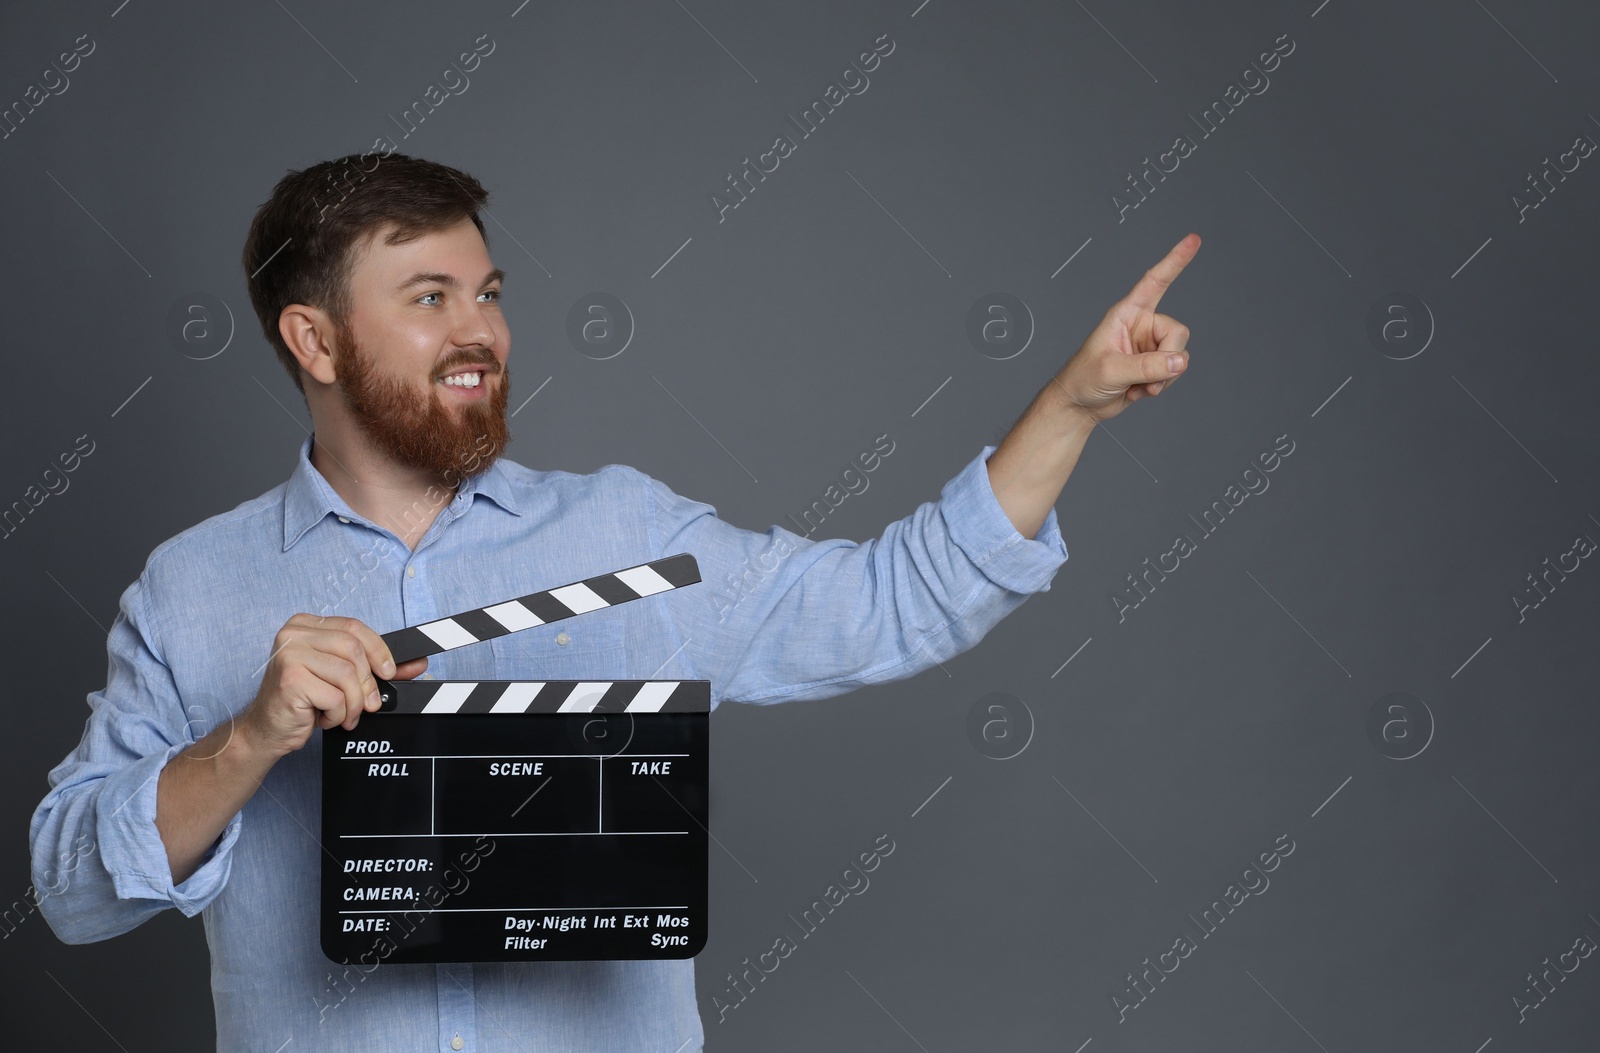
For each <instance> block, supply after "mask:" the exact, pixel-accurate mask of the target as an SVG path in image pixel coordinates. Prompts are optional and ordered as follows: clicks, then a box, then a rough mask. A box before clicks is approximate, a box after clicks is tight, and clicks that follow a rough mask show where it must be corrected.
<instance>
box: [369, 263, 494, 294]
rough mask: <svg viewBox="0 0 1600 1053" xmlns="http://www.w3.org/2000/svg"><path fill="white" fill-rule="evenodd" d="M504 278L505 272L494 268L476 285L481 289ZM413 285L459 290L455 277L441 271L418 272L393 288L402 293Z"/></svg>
mask: <svg viewBox="0 0 1600 1053" xmlns="http://www.w3.org/2000/svg"><path fill="white" fill-rule="evenodd" d="M505 276H506V272H505V271H503V270H501V269H500V268H499V267H496V268H495V269H494V270H492V271H490V272H489V273H488V274H486V275H484V278H483V281H481V282H479V283H478V288H480V289H481V288H483V287H484V286H485V285H488V284H489V283H491V282H497V281H499V280H501V279H502V278H504V277H505ZM413 285H442V286H444V287H445V288H446V289H456V288H460V283H458V282H457V281H456V279H455V275H453V274H445V273H444V272H443V271H418V272H417V273H416V274H413V275H412V276H411V277H409V278H407V279H406V280H405V281H403V282H401V283H400V284H399V285H397V286H395V291H396V292H404V291H405V290H407V289H409V288H411V287H412V286H413Z"/></svg>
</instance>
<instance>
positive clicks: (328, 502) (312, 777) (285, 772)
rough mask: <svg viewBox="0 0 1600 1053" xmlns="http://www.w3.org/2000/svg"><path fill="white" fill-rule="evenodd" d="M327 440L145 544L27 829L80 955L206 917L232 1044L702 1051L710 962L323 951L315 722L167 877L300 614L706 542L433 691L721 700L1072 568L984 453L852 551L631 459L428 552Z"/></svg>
mask: <svg viewBox="0 0 1600 1053" xmlns="http://www.w3.org/2000/svg"><path fill="white" fill-rule="evenodd" d="M311 442H312V439H311V438H307V439H306V441H305V442H304V443H303V444H302V446H301V448H300V458H299V463H298V464H297V465H296V467H295V470H294V473H293V474H292V475H291V476H290V478H289V480H288V481H287V482H286V483H284V484H282V485H280V486H277V487H275V488H274V489H272V490H271V491H269V492H267V493H265V494H263V495H261V496H260V497H257V498H255V499H254V500H251V501H247V502H245V503H244V504H241V505H239V506H238V507H237V508H235V509H233V510H232V511H230V512H225V513H223V514H221V515H218V516H214V517H212V518H210V519H207V520H206V521H204V522H202V523H200V524H198V525H196V526H194V527H192V528H190V529H188V530H185V531H184V532H183V533H181V534H179V535H177V536H176V537H174V538H172V539H170V540H168V541H166V542H164V543H163V544H162V545H160V546H159V547H158V548H157V549H156V550H155V551H154V552H152V553H151V554H150V558H149V560H148V561H147V562H146V564H145V568H144V571H143V573H141V574H140V575H139V578H138V580H137V581H135V582H134V583H133V584H132V585H130V586H129V587H128V588H127V590H126V591H125V592H124V593H123V594H122V600H121V607H120V611H119V612H118V615H117V619H116V622H115V624H114V625H113V626H112V628H111V633H110V638H109V640H108V641H107V648H106V649H107V652H108V654H109V659H110V670H109V673H108V682H107V684H106V686H105V688H104V689H103V690H99V691H95V692H92V693H91V694H90V695H89V696H88V701H89V706H90V709H91V714H90V716H89V719H88V721H87V723H86V725H85V729H84V734H83V739H82V741H81V742H80V743H79V744H78V747H77V748H76V749H75V750H73V751H72V753H70V754H69V755H68V756H67V757H66V759H65V760H63V761H62V762H61V763H60V764H59V765H57V766H56V767H55V768H54V769H53V770H52V771H51V772H50V775H49V782H50V787H51V789H50V791H49V793H48V794H47V795H46V796H45V798H44V800H43V801H42V802H41V803H40V805H39V807H38V809H37V810H36V811H35V813H34V815H33V820H32V822H31V824H30V829H29V838H30V844H31V849H32V853H33V877H34V883H35V885H36V887H38V888H39V889H41V890H45V889H50V890H57V891H53V892H51V893H49V894H44V893H43V892H42V893H41V896H42V898H41V900H40V903H39V909H40V912H41V913H42V914H43V915H44V917H45V918H46V919H47V920H48V922H49V924H50V927H51V928H52V929H53V930H54V931H55V933H56V935H57V936H59V937H60V938H61V939H62V940H64V941H65V942H67V943H88V942H92V941H95V940H104V939H107V938H108V937H111V936H116V935H117V934H119V933H123V932H127V931H128V930H129V929H132V928H134V927H135V926H137V925H139V924H140V923H142V922H144V921H146V920H147V919H149V918H150V917H152V916H153V915H155V914H156V913H157V912H159V911H162V910H166V909H167V908H169V907H176V908H177V909H178V910H180V911H182V912H183V913H184V914H185V915H186V916H193V915H195V914H200V915H201V916H202V917H203V918H204V920H205V932H206V940H207V943H208V944H209V946H210V952H211V988H212V995H213V999H214V1002H215V1006H216V1020H217V1046H218V1049H219V1051H228V1053H232V1051H236V1050H237V1051H243V1050H250V1051H262V1053H274V1051H276V1050H279V1049H282V1048H287V1049H288V1050H290V1051H298V1050H323V1049H326V1050H338V1051H341V1053H359V1051H365V1050H372V1051H374V1053H398V1051H402V1050H417V1051H429V1050H438V1051H439V1053H457V1049H458V1047H457V1046H456V1045H455V1043H454V1040H455V1039H457V1038H459V1039H460V1046H459V1050H460V1051H464V1053H529V1051H544V1050H561V1051H564V1053H579V1051H583V1053H590V1051H592V1053H620V1051H624V1050H625V1051H628V1053H637V1051H641V1050H646V1051H657V1053H692V1051H695V1050H699V1049H700V1048H701V1043H702V1040H703V1035H704V1032H703V1030H702V1026H701V1020H700V1014H699V1011H698V1006H697V1003H696V1000H695V989H694V962H693V960H692V959H682V960H675V961H594V962H530V963H478V964H476V965H399V964H392V963H386V964H379V965H377V966H371V965H364V964H361V963H357V964H355V965H352V966H347V967H342V966H339V965H336V964H334V963H332V962H330V961H329V960H328V959H327V958H325V957H324V956H323V953H322V950H321V947H320V944H319V938H318V925H319V907H318V905H319V899H318V883H319V880H320V860H319V853H320V848H319V844H318V840H317V839H318V837H319V836H320V828H321V817H322V812H321V797H320V792H321V763H322V760H321V750H322V733H321V732H313V734H312V736H311V739H310V741H309V742H308V743H307V744H306V746H305V747H304V748H303V749H300V750H298V751H296V752H294V753H292V754H290V755H288V756H286V757H284V758H283V759H281V760H279V761H278V763H277V764H276V765H275V766H274V767H273V769H272V770H271V772H270V773H269V774H268V775H267V778H266V779H265V781H264V782H263V783H262V785H261V788H260V790H259V791H258V792H257V793H256V794H255V795H254V796H253V797H251V799H250V801H249V802H248V803H247V804H246V805H245V806H244V808H242V809H241V810H240V811H239V813H238V814H237V815H235V816H234V817H233V818H232V819H231V820H229V822H228V825H227V827H226V829H225V830H224V831H223V833H222V835H221V837H220V838H218V840H217V843H216V844H215V845H214V846H213V847H212V848H211V850H210V851H209V852H208V854H207V855H206V857H205V859H204V861H203V862H202V865H201V866H200V868H199V869H198V870H196V871H195V872H194V873H193V874H192V875H191V876H190V877H189V878H187V879H186V880H185V881H183V882H182V883H180V884H177V885H174V884H173V882H172V875H171V871H170V869H169V867H168V864H167V857H166V850H165V848H164V846H163V843H162V840H161V837H160V834H159V833H158V832H157V830H156V826H155V812H156V784H157V776H158V775H159V774H160V771H161V769H162V767H163V766H164V765H165V764H166V763H167V762H168V761H169V760H170V759H171V758H172V757H173V756H175V755H176V754H178V753H180V752H181V751H183V750H184V749H186V748H187V747H189V746H190V745H191V744H193V743H194V742H195V741H196V740H197V739H199V738H201V737H202V736H204V735H205V734H207V733H208V732H209V731H210V730H211V729H213V728H215V727H217V726H218V725H219V724H220V723H221V722H223V721H225V720H227V719H228V718H229V717H231V716H234V715H236V714H238V713H239V712H241V711H242V710H243V709H244V708H245V707H246V706H247V705H249V703H250V702H251V700H252V699H253V698H254V696H255V693H256V691H257V690H258V689H259V687H260V682H261V675H262V671H263V669H264V667H265V664H266V661H267V658H268V655H269V653H270V650H271V647H272V641H273V638H274V636H275V635H276V634H277V632H278V630H279V629H280V628H281V627H282V626H283V624H284V622H286V621H287V620H288V619H289V617H290V616H291V615H293V614H295V613H297V612H302V611H305V612H310V613H313V614H337V615H348V616H352V617H355V618H358V619H360V620H361V621H362V622H364V623H366V624H367V625H369V626H371V627H372V628H373V629H375V630H376V631H378V632H380V633H383V632H389V631H391V630H394V629H398V628H401V627H403V626H408V625H415V624H418V623H420V622H425V621H429V620H432V619H435V618H439V617H442V616H445V615H449V614H455V613H457V612H459V611H464V610H469V609H472V608H476V607H482V606H485V605H488V604H491V603H495V602H499V601H502V600H507V599H511V598H513V597H517V596H523V595H527V594H529V593H532V592H536V591H539V590H542V589H549V588H554V587H556V586H558V585H564V584H566V583H568V582H572V581H577V580H580V579H583V578H587V577H590V576H593V575H595V574H601V573H605V572H608V571H615V570H621V569H623V568H626V567H631V566H636V565H638V564H641V563H646V562H649V561H651V560H655V559H659V558H661V557H664V556H669V555H673V554H675V553H678V552H688V553H691V554H692V555H693V556H694V557H695V559H696V560H697V561H698V562H699V565H700V574H701V578H702V580H701V582H700V583H699V584H695V585H691V586H688V587H686V588H683V589H678V590H675V591H673V592H671V593H666V594H662V595H659V596H654V597H648V598H646V599H642V600H636V601H634V602H631V603H624V604H621V605H619V606H617V607H615V608H610V609H606V610H600V611H593V612H591V613H589V614H585V615H583V616H581V617H577V618H572V619H568V620H564V621H561V622H558V623H556V624H554V625H549V626H538V627H535V628H532V629H527V630H525V631H523V632H519V633H514V634H512V635H510V636H506V637H502V638H500V639H497V640H492V641H489V642H487V643H484V644H479V645H476V646H471V647H465V648H461V649H460V650H456V651H450V652H446V653H444V654H439V655H435V656H433V657H432V658H431V659H430V660H429V666H428V673H427V675H429V676H432V677H434V678H436V679H441V680H443V679H454V680H492V679H503V680H504V679H509V680H534V679H538V680H546V679H548V680H558V679H571V680H578V679H593V678H596V677H603V678H610V679H683V680H708V681H710V684H711V705H712V707H713V709H715V707H716V706H717V705H718V703H720V702H722V701H738V702H751V703H759V704H769V703H774V702H789V701H793V700H795V699H805V698H827V697H830V696H833V695H838V694H842V693H844V692H846V691H850V690H852V689H854V688H856V687H859V686H861V685H864V684H877V683H884V682H887V681H892V680H900V679H903V678H905V677H909V676H913V675H915V674H917V673H919V672H921V671H923V670H924V669H927V668H929V667H930V666H933V665H934V664H935V663H936V662H942V661H948V660H950V659H951V658H953V657H954V656H956V655H958V654H960V653H961V652H963V651H965V650H967V649H968V648H970V647H972V646H974V645H975V644H977V643H978V641H979V640H981V639H983V637H984V635H985V634H986V633H987V632H988V631H989V630H990V629H991V628H992V627H993V626H994V625H995V624H996V623H997V622H999V621H1000V619H1001V618H1003V617H1005V615H1007V614H1008V613H1010V612H1011V611H1013V610H1015V609H1016V608H1017V607H1018V606H1020V605H1021V604H1022V603H1023V601H1025V600H1026V599H1027V598H1028V596H1029V595H1030V594H1032V593H1034V592H1041V591H1046V590H1048V589H1049V588H1050V580H1051V578H1052V577H1053V576H1054V575H1055V572H1056V570H1057V569H1058V568H1059V567H1060V566H1061V564H1062V563H1063V562H1064V561H1065V560H1066V558H1067V551H1066V547H1065V545H1064V543H1063V542H1062V538H1061V534H1060V531H1059V529H1058V527H1057V523H1056V513H1055V511H1054V510H1052V511H1051V512H1050V514H1049V516H1048V518H1046V519H1045V522H1044V525H1043V527H1041V529H1040V530H1039V532H1038V535H1037V537H1036V538H1034V539H1028V538H1024V537H1023V536H1022V535H1021V534H1019V533H1018V532H1017V531H1016V529H1015V528H1014V527H1013V526H1012V525H1011V522H1010V520H1009V519H1007V518H1006V515H1005V513H1004V512H1003V511H1002V510H1001V508H1000V505H999V503H998V502H997V501H996V499H995V496H994V492H993V490H992V489H991V487H990V484H989V479H988V473H987V470H986V468H985V466H984V462H985V461H986V460H987V459H988V457H989V455H990V454H991V453H992V452H993V451H994V449H995V447H993V446H985V447H984V448H983V451H982V453H980V454H979V455H978V456H977V457H975V458H974V459H973V460H972V461H970V462H969V463H968V464H967V465H966V467H965V468H963V469H962V470H961V472H960V473H959V474H957V475H956V477H955V478H954V479H952V480H951V481H950V482H949V483H947V484H946V485H945V487H944V490H943V493H942V495H941V497H940V500H938V501H929V502H925V503H924V504H922V505H921V506H920V507H918V508H917V509H916V510H915V511H914V512H912V513H911V514H910V515H909V516H907V517H906V518H904V519H902V520H899V521H898V522H895V523H891V524H889V526H888V527H887V528H886V529H885V530H884V532H883V535H882V537H880V538H875V539H872V540H869V541H866V542H864V543H859V544H858V543H856V542H854V541H849V540H844V539H830V540H821V541H819V540H813V539H811V538H809V537H805V536H801V535H799V534H797V533H795V532H793V531H791V530H788V529H786V528H784V527H781V526H776V525H775V526H773V527H771V528H770V529H768V530H767V531H766V532H764V533H760V532H755V531H749V530H743V529H739V528H737V527H734V526H731V525H729V524H727V523H724V522H723V521H722V520H720V519H718V518H717V515H716V509H715V508H713V507H712V506H710V505H708V504H704V503H701V502H698V501H693V500H690V499H688V498H685V497H680V496H678V495H677V494H675V493H673V492H672V491H671V490H670V489H668V488H667V487H666V485H665V484H663V483H661V482H659V481H657V480H655V479H653V478H651V477H650V476H648V475H645V474H644V473H642V472H640V471H638V470H637V469H634V468H630V467H627V466H626V465H619V464H611V465H607V466H605V467H604V468H602V469H600V470H599V471H597V472H593V473H591V474H588V475H577V474H573V473H570V472H562V471H536V470H534V469H531V468H526V467H524V466H522V465H520V464H516V463H514V462H511V461H507V460H505V459H504V458H502V459H500V460H499V461H497V462H496V463H495V464H494V465H493V467H491V468H490V469H489V470H488V471H487V472H484V473H483V474H482V475H480V476H477V477H475V478H473V479H471V480H469V481H468V482H466V483H465V484H464V485H463V486H462V487H461V488H460V492H459V494H457V495H456V496H455V497H454V499H453V500H450V501H449V502H448V504H446V506H445V507H444V508H443V509H442V510H441V511H440V512H439V514H438V517H437V519H436V520H435V521H434V522H433V524H432V525H431V526H430V527H429V529H428V531H427V533H426V534H425V535H424V536H423V538H422V541H421V542H420V543H419V544H418V545H417V548H416V550H415V551H410V550H408V549H407V548H406V546H405V545H404V543H402V542H401V541H400V540H399V537H398V534H397V533H396V532H392V531H390V530H388V529H385V528H384V527H381V526H378V525H377V524H374V523H372V522H370V521H368V520H366V519H364V518H363V517H361V516H359V515H357V514H356V513H355V512H353V511H351V509H350V507H349V506H348V505H347V504H346V503H345V502H344V500H343V499H342V498H340V497H339V495H338V494H336V493H335V492H334V490H333V488H332V487H331V486H329V485H328V483H327V481H326V480H325V479H324V478H323V477H322V475H321V474H320V473H319V472H318V471H317V470H316V469H314V468H313V467H312V466H311V462H310V460H309V459H308V458H309V452H310V449H311ZM444 496H446V497H448V496H449V495H448V494H445V495H444ZM421 511H422V510H421V509H419V521H420V515H421ZM797 525H799V524H797ZM80 837H81V838H82V840H81V841H80ZM74 846H77V852H76V854H75V853H74ZM85 846H93V848H92V849H90V850H88V851H84V848H85ZM66 859H71V860H73V866H72V869H71V870H70V873H66V872H65V870H66V868H65V867H63V866H62V864H61V863H60V862H58V861H60V860H66ZM58 871H60V872H58ZM712 910H713V912H715V910H716V905H715V903H713V904H712ZM154 964H155V963H152V965H154ZM290 1039H293V1043H292V1045H288V1046H287V1047H285V1043H287V1042H288V1041H289V1040H290Z"/></svg>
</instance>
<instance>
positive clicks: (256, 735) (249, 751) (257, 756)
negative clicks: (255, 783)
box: [226, 709, 289, 775]
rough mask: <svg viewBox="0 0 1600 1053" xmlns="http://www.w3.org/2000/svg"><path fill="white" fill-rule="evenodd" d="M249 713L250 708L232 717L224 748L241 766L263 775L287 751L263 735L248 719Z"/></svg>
mask: <svg viewBox="0 0 1600 1053" xmlns="http://www.w3.org/2000/svg"><path fill="white" fill-rule="evenodd" d="M250 713H251V710H249V709H247V710H245V711H244V712H243V713H241V714H239V715H238V716H237V717H234V718H233V722H232V725H231V729H230V730H231V734H230V736H229V739H228V744H227V747H226V749H227V750H228V751H229V752H230V753H231V754H232V756H233V760H234V761H235V762H237V763H238V764H239V765H240V766H241V767H244V768H246V769H250V770H256V771H258V772H259V774H263V775H264V774H265V773H266V772H267V770H268V769H270V768H271V767H272V766H273V765H274V764H276V763H277V762H278V759H279V758H280V757H283V756H284V755H286V754H287V753H288V752H289V751H288V750H286V749H282V748H280V747H279V746H278V745H277V744H276V743H274V742H273V741H272V740H270V739H269V738H267V737H265V736H263V735H262V734H261V730H260V728H258V727H257V726H256V724H255V722H254V721H252V720H251V719H250Z"/></svg>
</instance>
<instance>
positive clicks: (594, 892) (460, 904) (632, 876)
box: [321, 553, 711, 965]
mask: <svg viewBox="0 0 1600 1053" xmlns="http://www.w3.org/2000/svg"><path fill="white" fill-rule="evenodd" d="M699 581H700V569H699V565H698V564H697V563H696V562H695V558H694V557H693V556H692V555H690V554H688V553H679V554H678V555H674V556H668V557H666V558H664V559H658V560H655V561H653V562H650V563H644V564H641V565H639V566H636V567H629V568H627V569H626V570H619V571H614V572H612V573H610V574H601V575H597V576H595V577H592V578H585V579H583V580H582V581H577V582H573V583H571V584H568V585H563V586H561V587H560V588H555V589H550V590H548V591H545V592H536V593H533V594H531V595H528V596H522V597H520V598H518V599H514V600H507V601H505V602H502V603H496V604H492V605H490V606H488V607H483V608H479V609H477V610H472V611H463V612H461V613H460V614H453V615H451V616H450V617H448V618H440V619H438V620H436V621H431V622H427V623H425V624H422V625H414V626H410V627H408V628H404V629H398V630H395V631H394V632H389V633H385V634H383V640H384V642H385V643H386V644H388V646H389V650H390V653H391V654H392V655H393V656H394V660H395V662H396V664H399V663H402V662H407V661H411V660H412V659H416V658H422V657H426V656H428V655H433V654H439V653H440V652H443V651H450V650H454V649H455V648H457V647H466V646H469V645H471V644H475V643H479V642H481V641H484V640H492V639H495V638H497V637H501V636H505V635H508V634H510V633H515V632H521V631H523V630H525V629H531V628H534V627H535V626H540V625H548V624H550V623H551V622H556V621H560V620H562V619H565V618H573V617H578V616H581V615H583V614H587V613H589V612H591V611H596V610H602V609H605V608H608V607H614V606H616V605H618V604H621V603H627V602H631V601H633V600H638V599H644V598H647V597H650V596H655V595H657V594H659V593H664V592H669V591H671V590H673V589H678V588H682V587H684V586H686V585H693V584H696V583H697V582H699ZM596 672H604V671H601V670H597V671H596ZM378 686H379V694H380V696H381V697H382V699H383V706H382V708H381V709H379V710H378V711H377V712H375V713H369V714H366V715H365V716H364V717H363V718H362V720H361V722H360V723H359V724H358V725H357V726H356V729H355V730H354V731H345V730H344V729H342V728H333V729H330V730H328V731H325V732H323V735H322V844H323V847H324V849H325V851H324V852H323V854H322V860H323V862H322V897H321V898H322V926H321V928H322V941H321V942H322V951H323V953H324V954H325V955H326V956H327V957H328V958H329V959H331V960H332V961H335V962H338V963H340V964H356V965H361V964H363V963H365V964H367V965H376V964H378V963H382V962H392V963H429V962H478V961H583V960H600V959H666V958H690V957H693V956H694V955H695V954H697V953H698V952H699V951H700V949H701V948H702V947H704V946H705V941H706V910H707V854H706V853H707V842H708V838H709V832H708V831H707V829H706V821H707V818H708V813H709V805H708V786H709V779H708V775H709V767H708V765H709V754H708V738H709V735H708V732H709V718H710V712H711V705H710V703H711V685H710V682H709V681H705V680H598V679H596V680H544V681H541V680H494V681H475V680H474V681H456V680H397V681H387V680H381V679H380V680H379V681H378Z"/></svg>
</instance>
